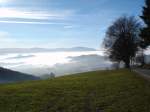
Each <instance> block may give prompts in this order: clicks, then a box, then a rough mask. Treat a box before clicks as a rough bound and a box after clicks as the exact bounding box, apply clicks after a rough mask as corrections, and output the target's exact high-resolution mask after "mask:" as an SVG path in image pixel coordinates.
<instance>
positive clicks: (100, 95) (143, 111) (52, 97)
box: [0, 70, 150, 112]
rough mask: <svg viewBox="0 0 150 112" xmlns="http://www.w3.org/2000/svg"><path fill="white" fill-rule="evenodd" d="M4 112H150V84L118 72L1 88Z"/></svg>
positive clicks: (126, 73) (0, 97)
mask: <svg viewBox="0 0 150 112" xmlns="http://www.w3.org/2000/svg"><path fill="white" fill-rule="evenodd" d="M0 112H150V83H149V82H147V81H145V80H144V79H142V78H140V77H138V76H137V75H135V74H134V73H132V72H130V71H128V70H118V71H97V72H88V73H82V75H80V74H79V75H72V76H64V77H60V78H56V79H50V80H44V81H33V82H26V83H18V84H9V85H0Z"/></svg>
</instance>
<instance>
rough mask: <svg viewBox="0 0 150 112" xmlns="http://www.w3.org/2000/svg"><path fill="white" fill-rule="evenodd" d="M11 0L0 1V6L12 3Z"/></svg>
mask: <svg viewBox="0 0 150 112" xmlns="http://www.w3.org/2000/svg"><path fill="white" fill-rule="evenodd" d="M12 1H13V0H0V4H5V3H9V2H12Z"/></svg>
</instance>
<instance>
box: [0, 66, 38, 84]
mask: <svg viewBox="0 0 150 112" xmlns="http://www.w3.org/2000/svg"><path fill="white" fill-rule="evenodd" d="M39 79H40V78H39V77H36V76H33V75H29V74H25V73H21V72H17V71H13V70H9V69H6V68H2V67H0V83H10V82H20V81H27V80H39Z"/></svg>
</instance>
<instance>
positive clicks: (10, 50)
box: [0, 47, 96, 54]
mask: <svg viewBox="0 0 150 112" xmlns="http://www.w3.org/2000/svg"><path fill="white" fill-rule="evenodd" d="M61 51H68V52H71V51H96V49H94V48H88V47H72V48H0V54H5V53H36V52H61Z"/></svg>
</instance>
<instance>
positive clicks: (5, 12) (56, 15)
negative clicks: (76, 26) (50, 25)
mask: <svg viewBox="0 0 150 112" xmlns="http://www.w3.org/2000/svg"><path fill="white" fill-rule="evenodd" d="M72 13H73V11H70V10H63V11H41V10H25V9H19V8H0V18H1V19H2V18H3V19H4V18H7V19H13V18H15V19H35V20H52V19H55V20H56V19H65V18H67V17H69V16H70V15H72Z"/></svg>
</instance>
